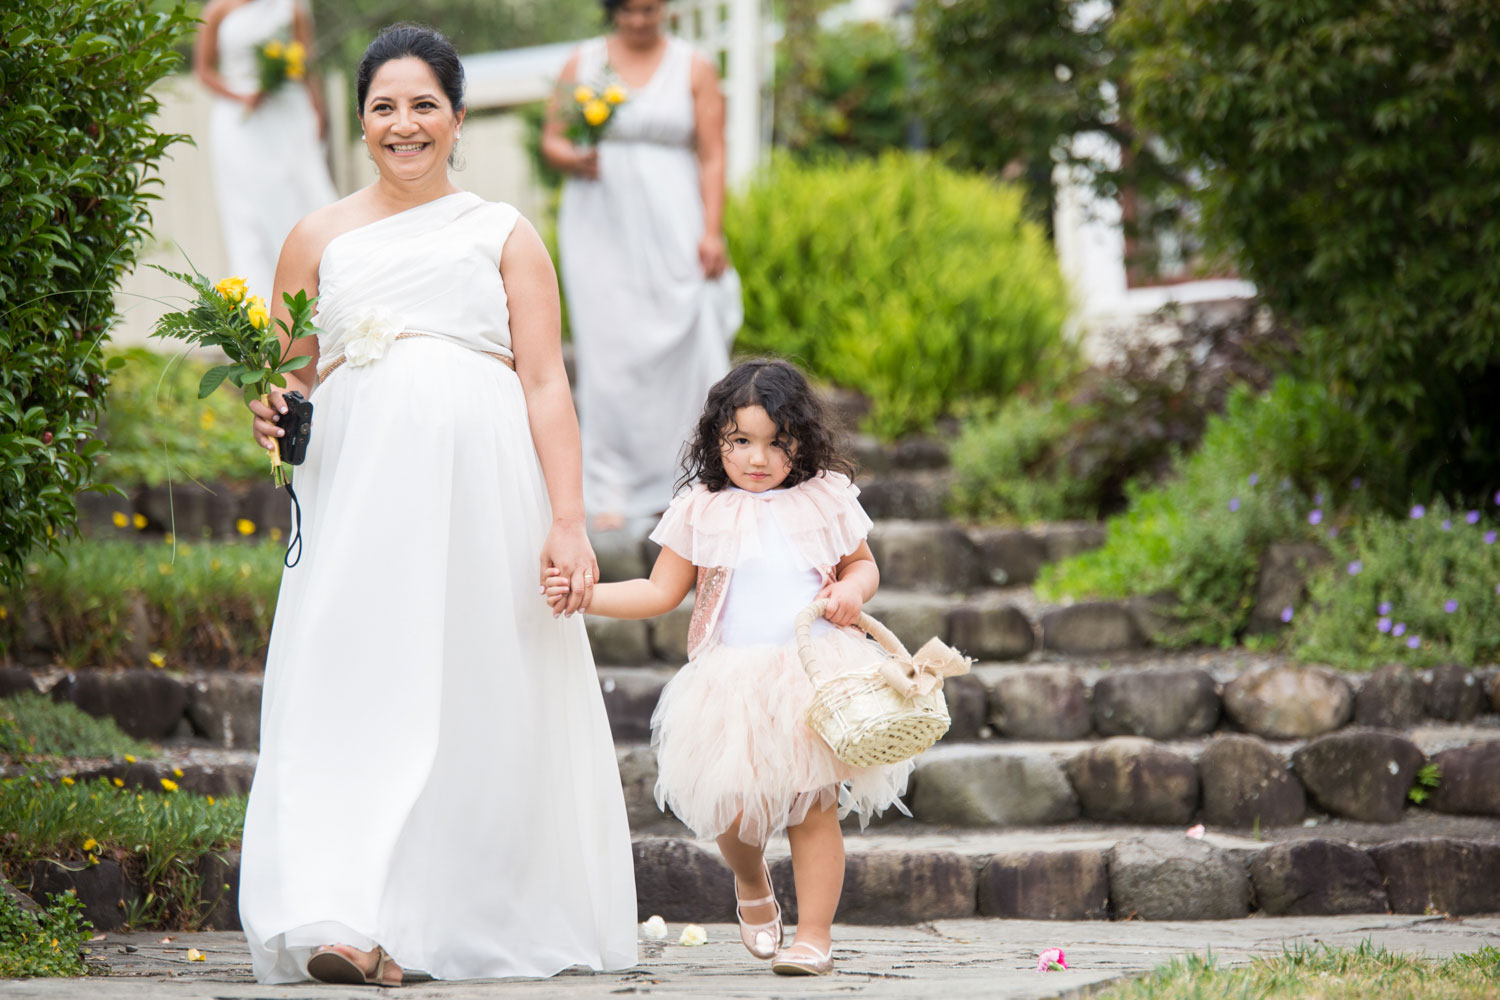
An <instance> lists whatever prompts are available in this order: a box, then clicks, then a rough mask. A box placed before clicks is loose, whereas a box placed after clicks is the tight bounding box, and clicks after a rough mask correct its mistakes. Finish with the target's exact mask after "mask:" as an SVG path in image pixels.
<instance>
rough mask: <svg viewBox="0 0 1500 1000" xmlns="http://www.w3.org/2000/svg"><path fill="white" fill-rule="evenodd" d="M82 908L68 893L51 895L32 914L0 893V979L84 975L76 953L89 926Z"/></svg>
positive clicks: (83, 943)
mask: <svg viewBox="0 0 1500 1000" xmlns="http://www.w3.org/2000/svg"><path fill="white" fill-rule="evenodd" d="M82 909H83V904H81V903H80V902H79V901H78V897H77V896H75V895H73V894H72V893H71V892H64V893H60V894H58V895H56V896H53V897H52V899H51V901H50V902H49V903H48V904H47V906H46V907H44V908H39V909H38V910H37V911H36V912H34V913H31V912H28V911H26V910H23V909H22V908H21V904H20V903H19V902H17V901H16V900H14V899H12V898H11V897H10V894H9V893H5V892H0V979H29V978H32V977H34V976H82V975H84V974H85V973H86V972H87V971H88V970H87V968H86V967H85V965H84V962H83V957H82V955H81V954H80V953H81V952H82V951H83V948H84V945H85V944H86V943H87V942H88V940H89V929H90V928H91V926H92V925H91V924H90V923H89V922H88V921H87V920H85V919H83V914H82V912H81V911H82Z"/></svg>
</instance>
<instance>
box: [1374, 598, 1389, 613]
mask: <svg viewBox="0 0 1500 1000" xmlns="http://www.w3.org/2000/svg"><path fill="white" fill-rule="evenodd" d="M1375 610H1376V611H1378V612H1380V613H1381V614H1383V615H1388V614H1390V613H1391V602H1390V601H1381V602H1380V606H1379V607H1378V608H1376V609H1375Z"/></svg>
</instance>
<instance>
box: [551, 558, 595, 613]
mask: <svg viewBox="0 0 1500 1000" xmlns="http://www.w3.org/2000/svg"><path fill="white" fill-rule="evenodd" d="M572 592H573V588H572V587H569V586H568V578H567V577H565V576H563V575H562V572H561V571H560V570H558V568H557V567H556V566H548V567H547V578H546V579H545V580H543V581H542V597H543V599H544V600H546V602H547V607H549V608H551V609H552V617H553V618H556V617H557V616H558V615H560V614H562V613H563V608H564V607H565V606H566V605H567V603H568V595H569V594H571V593H572ZM583 610H584V611H587V610H588V606H587V605H585V606H584V608H583Z"/></svg>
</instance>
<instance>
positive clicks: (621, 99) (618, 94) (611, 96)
mask: <svg viewBox="0 0 1500 1000" xmlns="http://www.w3.org/2000/svg"><path fill="white" fill-rule="evenodd" d="M625 97H626V95H625V88H624V87H622V86H620V85H619V84H617V83H612V84H610V85H609V86H608V87H605V88H604V99H605V100H606V101H608V102H609V103H610V104H624V103H625Z"/></svg>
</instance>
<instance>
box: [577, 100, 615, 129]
mask: <svg viewBox="0 0 1500 1000" xmlns="http://www.w3.org/2000/svg"><path fill="white" fill-rule="evenodd" d="M583 120H584V121H586V122H588V123H589V124H590V125H596V126H597V125H603V124H604V123H605V122H606V121H608V120H609V105H608V104H605V103H604V102H603V101H600V100H593V101H589V102H588V103H587V104H585V105H584V106H583Z"/></svg>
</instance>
